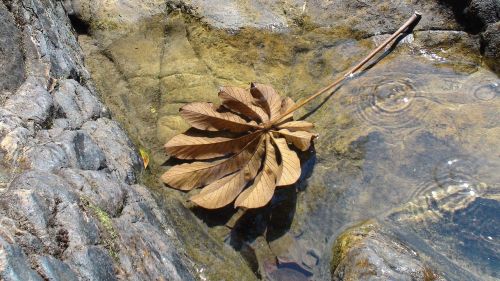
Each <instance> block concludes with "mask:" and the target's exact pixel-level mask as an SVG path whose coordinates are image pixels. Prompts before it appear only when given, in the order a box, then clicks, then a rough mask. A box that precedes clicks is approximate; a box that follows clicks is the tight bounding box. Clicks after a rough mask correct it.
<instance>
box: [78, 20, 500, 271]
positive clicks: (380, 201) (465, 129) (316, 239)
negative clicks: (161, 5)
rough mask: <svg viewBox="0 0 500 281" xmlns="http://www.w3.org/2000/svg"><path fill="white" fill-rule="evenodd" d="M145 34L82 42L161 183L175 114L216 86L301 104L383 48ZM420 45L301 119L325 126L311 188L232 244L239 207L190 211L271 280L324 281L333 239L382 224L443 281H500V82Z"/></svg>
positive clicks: (247, 225)
mask: <svg viewBox="0 0 500 281" xmlns="http://www.w3.org/2000/svg"><path fill="white" fill-rule="evenodd" d="M144 26H145V27H144V30H143V29H139V30H138V31H137V33H134V32H132V33H131V34H129V35H125V36H123V37H121V38H118V39H114V41H111V43H109V42H108V43H106V44H105V45H104V46H100V47H99V48H96V47H95V46H92V44H93V43H89V42H90V41H91V40H90V39H89V38H82V39H83V40H81V41H82V42H83V43H82V44H83V47H84V49H85V50H86V52H87V62H88V65H89V67H90V69H91V71H92V73H93V77H94V79H95V80H96V84H97V86H98V88H99V90H100V91H101V93H103V98H104V100H105V101H106V103H107V104H108V106H110V107H111V110H112V112H114V113H115V117H116V118H118V119H119V120H120V121H121V122H122V123H123V124H124V126H125V127H126V128H127V130H128V131H129V133H130V134H131V136H132V138H133V139H134V141H135V142H136V143H137V145H138V146H141V147H144V148H146V149H147V150H149V151H150V153H151V154H152V164H151V165H152V167H151V171H152V172H153V174H152V175H151V177H150V178H155V179H156V178H157V177H158V175H159V173H161V172H162V171H164V170H165V168H164V167H161V166H160V164H162V163H163V161H165V160H166V155H165V154H164V152H163V149H162V144H163V143H164V142H165V141H166V140H167V139H168V138H169V137H171V136H173V135H174V134H176V133H179V132H181V131H182V130H184V129H185V128H187V126H186V124H185V123H183V122H182V121H181V120H180V118H179V117H178V115H177V110H178V108H179V106H181V105H182V104H184V103H186V102H192V101H201V100H209V101H214V100H216V94H217V88H218V87H219V86H221V85H235V86H244V87H245V86H246V85H248V84H249V83H250V82H252V81H259V82H262V83H270V84H273V85H274V86H275V87H276V88H277V89H278V90H279V92H280V93H281V94H283V95H288V96H291V97H292V98H293V99H295V100H297V99H299V98H301V97H304V96H307V95H309V94H311V93H313V92H314V91H315V90H317V89H319V88H320V87H321V86H323V85H326V84H328V82H330V81H331V80H332V79H333V78H335V77H337V76H338V75H340V73H341V72H342V71H344V70H346V69H347V68H348V67H350V66H352V65H353V64H354V63H355V62H356V61H357V60H359V58H361V57H362V56H363V55H364V54H367V53H368V52H369V50H370V49H371V48H372V47H373V46H374V43H375V42H379V41H380V38H378V37H374V38H368V39H363V40H359V41H358V40H355V39H354V38H349V34H348V33H347V34H345V33H339V32H330V31H329V30H325V29H321V30H315V29H313V30H312V31H304V30H299V31H296V32H291V33H290V34H273V33H268V32H262V31H258V30H244V31H242V32H241V33H237V34H227V33H225V32H224V31H214V30H211V29H210V28H207V27H203V26H201V25H199V24H198V23H197V22H192V21H188V22H185V21H184V19H182V18H177V19H175V18H174V19H173V20H170V21H167V22H161V21H160V23H158V22H157V21H155V20H153V21H152V23H147V22H146V23H144ZM158 26H160V27H159V28H157V27H158ZM418 38H419V34H418V33H417V34H416V35H415V39H414V41H413V42H411V43H404V44H402V45H401V46H398V47H397V48H396V50H395V51H393V52H392V53H390V54H389V55H388V56H387V57H385V58H383V59H382V60H381V61H380V62H379V63H378V64H377V65H375V66H373V67H372V68H371V69H369V70H367V71H366V72H364V73H362V74H361V75H358V76H356V77H355V78H353V79H350V80H349V81H347V82H346V83H344V85H343V86H342V87H341V88H340V89H339V90H337V91H335V92H334V93H333V94H332V95H331V96H328V95H325V96H324V97H320V98H319V99H318V100H315V101H314V102H313V103H312V104H311V105H308V106H306V108H305V109H303V110H301V111H299V112H297V113H296V115H295V117H296V118H301V117H302V118H306V120H309V121H312V122H314V123H315V125H316V131H317V132H318V133H319V138H318V139H317V140H316V141H315V149H314V150H311V151H309V152H307V153H303V154H301V159H302V168H303V173H302V177H301V181H300V182H299V183H298V184H297V185H296V186H294V187H290V188H288V189H284V190H279V191H278V192H277V193H276V196H275V197H274V198H273V201H272V204H271V206H269V207H268V208H266V209H264V210H257V211H252V212H249V213H248V214H246V215H245V216H243V217H242V218H241V219H240V221H239V222H238V223H237V224H236V226H234V229H233V230H231V229H228V230H227V231H222V232H221V231H219V230H220V228H221V227H225V226H224V225H226V224H228V220H229V218H230V217H231V215H232V214H233V213H234V211H233V210H232V208H227V209H224V210H222V211H216V212H209V211H204V210H200V209H193V211H194V212H195V214H196V215H197V216H198V217H199V218H200V220H201V221H203V222H206V223H207V224H208V225H210V226H211V227H212V230H214V232H213V233H215V234H214V235H215V236H216V239H219V240H220V241H226V243H228V244H230V245H232V246H233V247H235V248H236V249H237V250H239V251H240V252H241V253H242V255H243V256H244V257H245V259H246V260H247V261H248V263H249V264H250V267H251V268H252V269H253V270H255V271H257V270H258V268H260V269H261V270H264V271H265V272H264V273H265V274H267V275H268V276H269V277H270V278H271V279H275V280H328V279H329V278H330V277H329V276H330V272H329V270H330V269H329V264H330V259H331V256H332V253H331V247H332V243H333V242H334V241H335V239H336V237H337V236H338V235H339V234H340V233H341V232H342V231H343V230H345V229H346V228H347V227H349V226H351V225H354V224H357V223H359V222H361V221H364V220H367V219H378V220H379V221H380V222H382V224H383V225H384V227H386V228H387V229H390V230H391V231H393V232H394V233H395V234H396V235H398V236H399V237H401V239H402V241H404V242H406V243H407V244H408V245H409V246H410V247H414V248H415V249H416V250H419V251H422V253H423V254H424V255H425V256H426V257H427V258H428V259H429V263H431V264H433V265H435V266H436V267H437V270H438V271H440V272H443V273H444V275H445V277H446V278H449V279H451V280H462V279H461V276H467V280H474V279H476V280H482V279H484V280H488V279H490V280H494V279H495V278H498V277H499V276H498V272H500V268H499V264H500V261H499V258H498V257H499V254H500V253H499V251H500V249H499V239H500V229H499V225H500V222H499V219H498V213H499V211H500V203H499V201H498V200H499V198H500V197H499V195H500V173H499V171H500V169H499V168H500V160H499V157H500V151H499V149H498V147H500V124H499V123H500V99H499V95H500V86H499V85H500V80H499V79H498V77H497V76H496V75H495V74H493V73H491V72H490V71H489V70H487V69H484V68H483V67H482V66H481V65H480V58H479V57H478V56H477V55H475V54H474V53H473V52H472V51H470V54H468V51H467V50H465V51H464V50H462V49H454V48H456V47H454V46H455V45H453V44H455V43H449V42H448V44H450V45H446V44H447V42H446V40H444V42H443V43H442V45H444V46H445V47H446V48H448V49H447V50H446V51H443V48H435V49H429V48H425V46H423V45H422V43H419V41H418ZM85 40H87V41H85ZM104 42H107V41H106V40H104ZM103 44H104V43H103ZM101 50H104V51H101ZM103 54H105V55H103ZM108 58H111V59H112V60H110V61H108V60H107V59H108ZM152 185H153V189H154V190H156V191H158V192H160V193H162V194H163V195H164V196H167V197H175V198H181V199H182V198H186V196H185V194H181V193H179V192H177V191H173V190H170V189H167V188H166V187H163V186H162V185H160V184H158V183H157V182H156V183H154V184H152ZM155 186H156V188H155ZM231 226H232V225H231ZM217 233H219V234H220V233H222V234H220V236H217ZM205 266H206V267H205V268H207V269H209V268H210V265H205ZM201 268H202V269H203V268H204V267H201ZM202 269H200V270H202ZM203 270H204V269H203ZM203 274H205V273H203ZM203 276H204V277H203V278H206V277H205V275H203Z"/></svg>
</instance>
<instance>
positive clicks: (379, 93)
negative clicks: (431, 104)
mask: <svg viewBox="0 0 500 281" xmlns="http://www.w3.org/2000/svg"><path fill="white" fill-rule="evenodd" d="M362 83H363V82H361V84H362ZM370 83H371V84H370V85H368V86H362V87H358V88H356V89H354V94H355V97H356V99H357V101H356V104H357V108H356V115H358V117H359V118H361V119H362V120H364V121H365V122H368V123H369V124H372V125H374V126H378V127H383V128H386V129H397V128H411V127H416V126H418V125H419V123H420V122H419V120H420V119H421V118H422V117H423V115H425V113H426V107H425V106H423V102H424V100H423V99H420V98H419V97H418V94H417V93H418V92H417V89H416V87H415V85H414V82H413V81H412V80H410V79H399V80H392V79H387V78H380V79H379V80H376V81H371V82H370Z"/></svg>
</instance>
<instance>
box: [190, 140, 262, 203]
mask: <svg viewBox="0 0 500 281" xmlns="http://www.w3.org/2000/svg"><path fill="white" fill-rule="evenodd" d="M264 139H265V138H264V137H263V136H262V137H261V140H260V141H259V144H258V145H257V149H256V150H255V151H254V153H253V155H252V157H251V159H250V160H249V161H248V162H247V163H246V165H245V167H244V168H243V169H241V170H240V171H238V172H236V173H234V174H231V175H228V176H226V177H224V178H222V179H220V180H217V181H215V182H213V183H211V184H209V185H207V186H206V187H205V188H203V189H202V190H201V192H200V193H199V194H197V195H194V196H192V197H191V198H190V200H191V201H192V202H194V203H196V204H197V205H198V206H201V207H203V208H206V209H217V208H221V207H224V206H226V205H228V204H229V203H231V202H233V201H234V199H235V198H236V197H237V196H238V194H240V192H241V191H242V190H243V188H244V187H245V185H246V184H247V183H248V182H249V181H250V180H252V179H253V178H254V177H255V175H257V172H258V170H259V168H260V166H261V163H262V156H263V155H264V151H265V147H266V146H265V142H264V141H263V140H264Z"/></svg>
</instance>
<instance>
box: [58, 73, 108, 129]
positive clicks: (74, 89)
mask: <svg viewBox="0 0 500 281" xmlns="http://www.w3.org/2000/svg"><path fill="white" fill-rule="evenodd" d="M54 105H55V110H56V113H57V115H58V116H63V117H64V118H66V119H67V120H68V122H69V124H70V127H71V128H79V127H80V126H81V125H82V124H83V122H85V121H87V120H91V119H96V118H98V117H100V116H101V112H102V110H103V106H102V104H101V103H100V102H99V101H98V100H97V98H96V97H95V96H93V95H92V94H91V93H90V91H89V90H88V89H86V88H85V87H83V86H81V85H80V84H79V83H78V82H76V81H75V80H72V79H68V80H64V81H61V82H59V88H58V89H57V91H55V92H54Z"/></svg>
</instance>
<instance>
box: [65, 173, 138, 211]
mask: <svg viewBox="0 0 500 281" xmlns="http://www.w3.org/2000/svg"><path fill="white" fill-rule="evenodd" d="M59 175H60V176H61V177H63V178H64V179H65V180H67V181H68V182H69V183H70V184H71V185H72V186H73V188H74V189H76V190H78V191H79V193H80V194H81V195H83V196H85V198H87V199H89V200H90V201H91V202H93V203H94V204H95V205H96V206H97V207H99V208H100V209H102V210H104V211H105V212H106V213H108V214H109V215H110V216H112V217H115V216H118V215H119V213H120V212H121V210H122V209H123V207H124V204H125V199H126V198H127V194H128V193H127V190H128V189H129V188H128V186H127V185H125V184H122V183H120V182H117V181H116V180H115V179H113V178H112V176H111V175H109V174H104V173H102V172H97V171H81V170H76V169H63V170H61V171H60V172H59Z"/></svg>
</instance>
